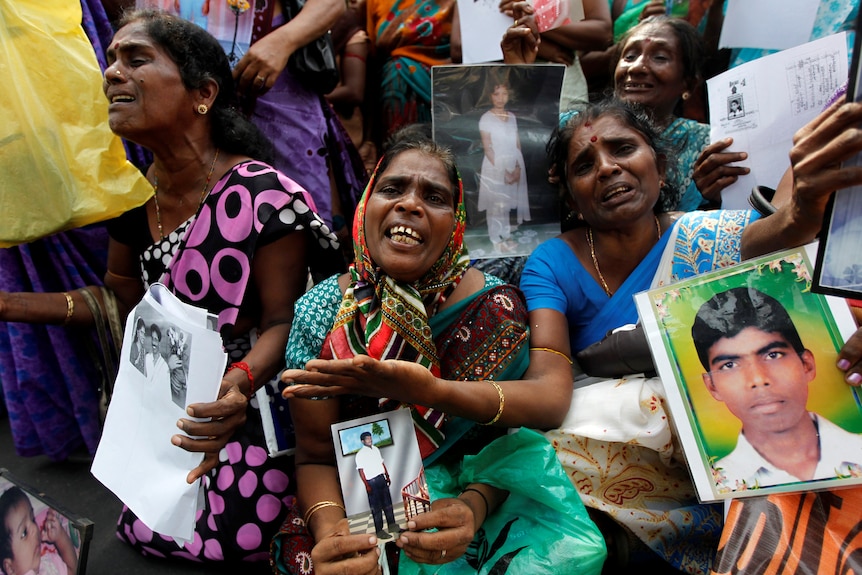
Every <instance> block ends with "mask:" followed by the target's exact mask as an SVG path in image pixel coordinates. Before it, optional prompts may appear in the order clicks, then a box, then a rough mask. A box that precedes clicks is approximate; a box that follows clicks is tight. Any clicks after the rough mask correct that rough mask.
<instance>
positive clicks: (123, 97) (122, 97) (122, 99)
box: [111, 94, 135, 104]
mask: <svg viewBox="0 0 862 575" xmlns="http://www.w3.org/2000/svg"><path fill="white" fill-rule="evenodd" d="M134 101H135V99H134V98H133V97H132V96H127V95H125V94H121V95H118V96H114V97H112V98H111V103H112V104H115V103H117V102H134Z"/></svg>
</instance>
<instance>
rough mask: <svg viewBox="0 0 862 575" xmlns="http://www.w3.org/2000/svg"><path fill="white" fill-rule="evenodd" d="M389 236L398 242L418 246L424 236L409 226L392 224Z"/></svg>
mask: <svg viewBox="0 0 862 575" xmlns="http://www.w3.org/2000/svg"><path fill="white" fill-rule="evenodd" d="M388 236H389V237H390V238H391V239H392V240H393V241H396V242H399V243H402V244H408V245H411V246H416V245H419V244H421V243H422V236H421V235H419V234H418V233H417V232H416V231H414V230H413V228H410V227H407V226H392V227H391V228H390V229H389V233H388Z"/></svg>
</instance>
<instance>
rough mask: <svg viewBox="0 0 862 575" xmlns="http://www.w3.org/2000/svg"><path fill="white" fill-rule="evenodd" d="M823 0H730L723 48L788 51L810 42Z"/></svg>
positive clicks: (722, 33)
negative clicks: (754, 0) (787, 49)
mask: <svg viewBox="0 0 862 575" xmlns="http://www.w3.org/2000/svg"><path fill="white" fill-rule="evenodd" d="M819 6H820V1H819V0H757V1H756V2H752V0H728V2H727V12H726V13H725V15H724V25H723V26H722V28H721V36H720V37H719V40H718V45H719V47H720V48H762V49H768V50H784V49H786V48H792V47H793V46H799V45H800V44H804V43H805V42H808V40H809V39H810V38H811V30H812V29H813V28H814V19H815V17H816V16H817V9H818V8H819Z"/></svg>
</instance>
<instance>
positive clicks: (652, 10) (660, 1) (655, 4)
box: [638, 0, 667, 21]
mask: <svg viewBox="0 0 862 575" xmlns="http://www.w3.org/2000/svg"><path fill="white" fill-rule="evenodd" d="M664 14H667V7H666V6H665V0H650V2H649V3H648V4H647V5H646V6H644V9H643V11H642V12H641V13H640V16H638V20H641V21H643V20H645V19H647V18H649V17H650V16H661V15H664Z"/></svg>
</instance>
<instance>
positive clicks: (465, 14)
mask: <svg viewBox="0 0 862 575" xmlns="http://www.w3.org/2000/svg"><path fill="white" fill-rule="evenodd" d="M499 5H500V3H499V1H498V0H476V1H475V2H473V1H471V2H460V3H459V4H458V16H459V18H460V20H461V61H462V63H464V64H480V63H482V62H496V61H499V60H502V59H503V51H502V50H501V49H500V40H502V39H503V34H505V33H506V30H507V29H508V28H509V26H511V25H512V18H510V17H509V16H506V15H505V14H503V13H501V12H500V7H499Z"/></svg>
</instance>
